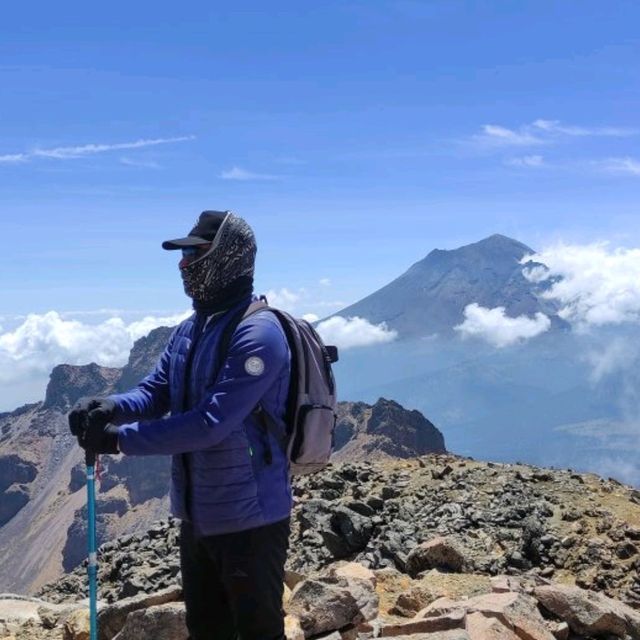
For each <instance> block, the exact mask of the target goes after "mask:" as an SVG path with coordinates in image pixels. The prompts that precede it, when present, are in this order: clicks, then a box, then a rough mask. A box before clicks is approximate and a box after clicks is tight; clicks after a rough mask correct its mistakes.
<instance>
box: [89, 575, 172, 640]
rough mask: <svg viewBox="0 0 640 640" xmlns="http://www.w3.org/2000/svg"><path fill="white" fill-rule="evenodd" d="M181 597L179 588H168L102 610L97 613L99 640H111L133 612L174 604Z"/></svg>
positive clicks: (121, 601) (119, 602)
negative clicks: (169, 603)
mask: <svg viewBox="0 0 640 640" xmlns="http://www.w3.org/2000/svg"><path fill="white" fill-rule="evenodd" d="M181 597H182V589H181V588H180V587H169V588H168V589H164V590H162V591H158V592H157V593H154V594H151V595H148V594H141V595H138V596H133V597H132V598H125V599H124V600H120V601H118V602H116V603H114V604H112V605H110V606H108V607H106V608H104V609H102V610H101V611H100V612H99V613H98V636H99V640H112V638H113V637H114V636H116V634H117V633H118V632H119V631H120V630H121V629H122V628H123V627H124V625H125V623H126V621H127V618H128V616H129V614H130V613H132V612H133V611H138V610H140V609H146V608H147V607H152V606H157V605H163V604H165V603H168V602H175V601H177V600H180V598H181Z"/></svg>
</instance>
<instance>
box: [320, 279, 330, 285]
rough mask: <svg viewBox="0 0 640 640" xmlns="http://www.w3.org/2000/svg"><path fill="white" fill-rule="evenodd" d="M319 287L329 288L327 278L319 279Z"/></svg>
mask: <svg viewBox="0 0 640 640" xmlns="http://www.w3.org/2000/svg"><path fill="white" fill-rule="evenodd" d="M320 286H321V287H330V286H331V280H329V278H321V279H320Z"/></svg>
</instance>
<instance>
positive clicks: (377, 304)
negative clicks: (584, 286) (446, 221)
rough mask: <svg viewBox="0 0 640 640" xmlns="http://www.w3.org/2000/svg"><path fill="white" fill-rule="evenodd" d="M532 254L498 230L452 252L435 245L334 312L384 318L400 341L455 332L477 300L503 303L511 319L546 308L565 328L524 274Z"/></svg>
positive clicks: (493, 304)
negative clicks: (398, 273) (525, 262)
mask: <svg viewBox="0 0 640 640" xmlns="http://www.w3.org/2000/svg"><path fill="white" fill-rule="evenodd" d="M534 253H535V252H534V251H533V249H531V248H529V247H527V246H526V245H524V244H522V243H521V242H518V241H517V240H512V239H511V238H507V237H506V236H502V235H498V234H496V235H492V236H490V237H489V238H486V239H484V240H481V241H480V242H476V243H474V244H470V245H467V246H464V247H460V248H459V249H454V250H451V251H444V250H441V249H435V250H434V251H432V252H431V253H429V255H427V257H426V258H424V259H423V260H420V261H419V262H416V263H415V264H414V265H413V266H412V267H410V268H409V269H408V271H406V272H405V273H403V274H402V275H401V276H400V277H398V278H396V279H395V280H393V281H392V282H390V283H389V284H388V285H386V286H384V287H382V289H379V290H378V291H376V292H374V293H372V294H371V295H369V296H367V297H366V298H363V299H362V300H360V301H359V302H356V303H355V304H353V305H351V306H349V307H346V308H345V309H342V310H341V311H340V312H338V313H337V314H336V315H340V316H346V317H348V316H360V317H362V318H366V319H367V320H368V321H369V322H372V323H374V324H379V323H381V322H386V323H387V325H388V326H389V327H390V328H391V329H395V330H396V331H398V333H399V338H400V339H407V338H415V337H417V338H420V337H426V336H429V335H432V334H434V333H435V334H440V335H451V334H452V333H453V328H454V327H455V326H456V325H458V324H460V323H461V322H462V321H463V320H464V309H465V307H466V306H467V305H469V304H472V303H474V302H475V303H478V304H479V305H481V306H483V307H487V308H494V307H505V309H506V312H507V315H509V316H512V317H516V316H520V315H527V316H533V315H535V314H536V313H537V312H542V313H544V314H546V315H547V316H549V317H551V319H552V321H553V323H554V325H555V326H556V327H561V326H564V322H563V321H562V320H561V319H560V318H558V317H557V315H556V314H557V307H556V305H555V304H554V303H553V302H552V301H550V300H544V299H541V298H539V297H538V294H539V293H540V291H541V289H540V287H539V285H535V284H533V283H531V282H529V281H528V280H527V279H526V278H525V277H524V275H523V274H522V270H523V265H522V264H521V261H522V259H523V258H525V257H526V256H528V255H533V254H534ZM533 264H534V263H532V262H531V263H528V265H529V266H531V265H533Z"/></svg>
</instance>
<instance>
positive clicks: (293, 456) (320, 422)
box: [218, 296, 338, 475]
mask: <svg viewBox="0 0 640 640" xmlns="http://www.w3.org/2000/svg"><path fill="white" fill-rule="evenodd" d="M263 309H268V310H269V311H270V312H271V313H273V314H274V315H275V316H276V318H278V321H279V322H280V325H281V326H282V330H283V331H284V334H285V336H286V338H287V342H288V343H289V349H290V351H291V379H290V383H289V395H288V398H287V408H286V413H285V424H286V426H287V433H286V436H285V438H284V440H283V442H282V443H281V444H282V447H283V449H284V450H285V451H286V454H287V459H288V460H289V471H290V473H291V474H292V475H303V474H307V473H314V472H315V471H320V470H321V469H323V468H324V467H325V466H326V465H327V464H328V462H329V458H330V456H331V452H332V451H333V445H334V431H335V426H336V412H335V409H336V384H335V379H334V376H333V371H332V369H331V365H332V364H333V363H334V362H337V361H338V349H337V348H336V347H334V346H325V344H324V343H323V341H322V338H321V337H320V336H319V335H318V333H317V332H316V330H315V329H314V328H313V327H312V326H311V324H310V323H309V322H307V321H306V320H301V319H297V318H294V317H292V316H291V315H290V314H288V313H286V312H285V311H281V310H280V309H274V308H273V307H270V306H269V305H268V303H267V300H266V298H265V297H264V296H262V297H261V298H260V300H258V301H256V302H253V303H251V304H250V305H249V307H247V309H245V310H243V311H242V312H241V313H239V314H238V315H237V316H236V317H235V318H232V319H231V320H230V321H229V323H228V325H227V326H226V327H225V330H224V332H223V335H222V337H221V339H220V348H219V349H218V360H219V362H222V361H223V359H224V356H225V355H226V353H227V351H228V349H229V344H230V342H231V336H232V335H233V332H234V331H235V330H236V328H237V326H238V325H239V324H240V322H242V320H244V319H245V318H247V317H248V316H250V315H251V314H253V313H256V312H257V311H261V310H263ZM254 413H255V414H256V416H257V417H258V419H259V421H260V423H261V424H262V426H263V428H264V429H265V431H266V432H267V433H269V432H270V431H272V426H271V425H272V423H273V418H272V417H271V416H269V415H268V414H267V413H266V412H265V411H264V410H263V409H262V407H261V406H260V405H258V406H257V407H256V408H255V409H254ZM271 459H272V456H271V450H270V448H269V447H268V446H267V450H266V451H265V462H266V463H267V464H271Z"/></svg>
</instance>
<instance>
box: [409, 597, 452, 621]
mask: <svg viewBox="0 0 640 640" xmlns="http://www.w3.org/2000/svg"><path fill="white" fill-rule="evenodd" d="M460 606H461V605H460V604H459V603H458V602H457V601H456V600H452V599H451V598H447V597H445V596H443V597H441V598H437V599H436V600H434V601H433V602H432V603H431V604H429V605H427V606H426V607H425V608H424V609H422V610H420V611H418V613H417V614H416V616H415V617H416V618H431V617H434V616H443V615H446V614H447V613H449V612H450V611H454V610H455V609H458V608H460Z"/></svg>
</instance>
